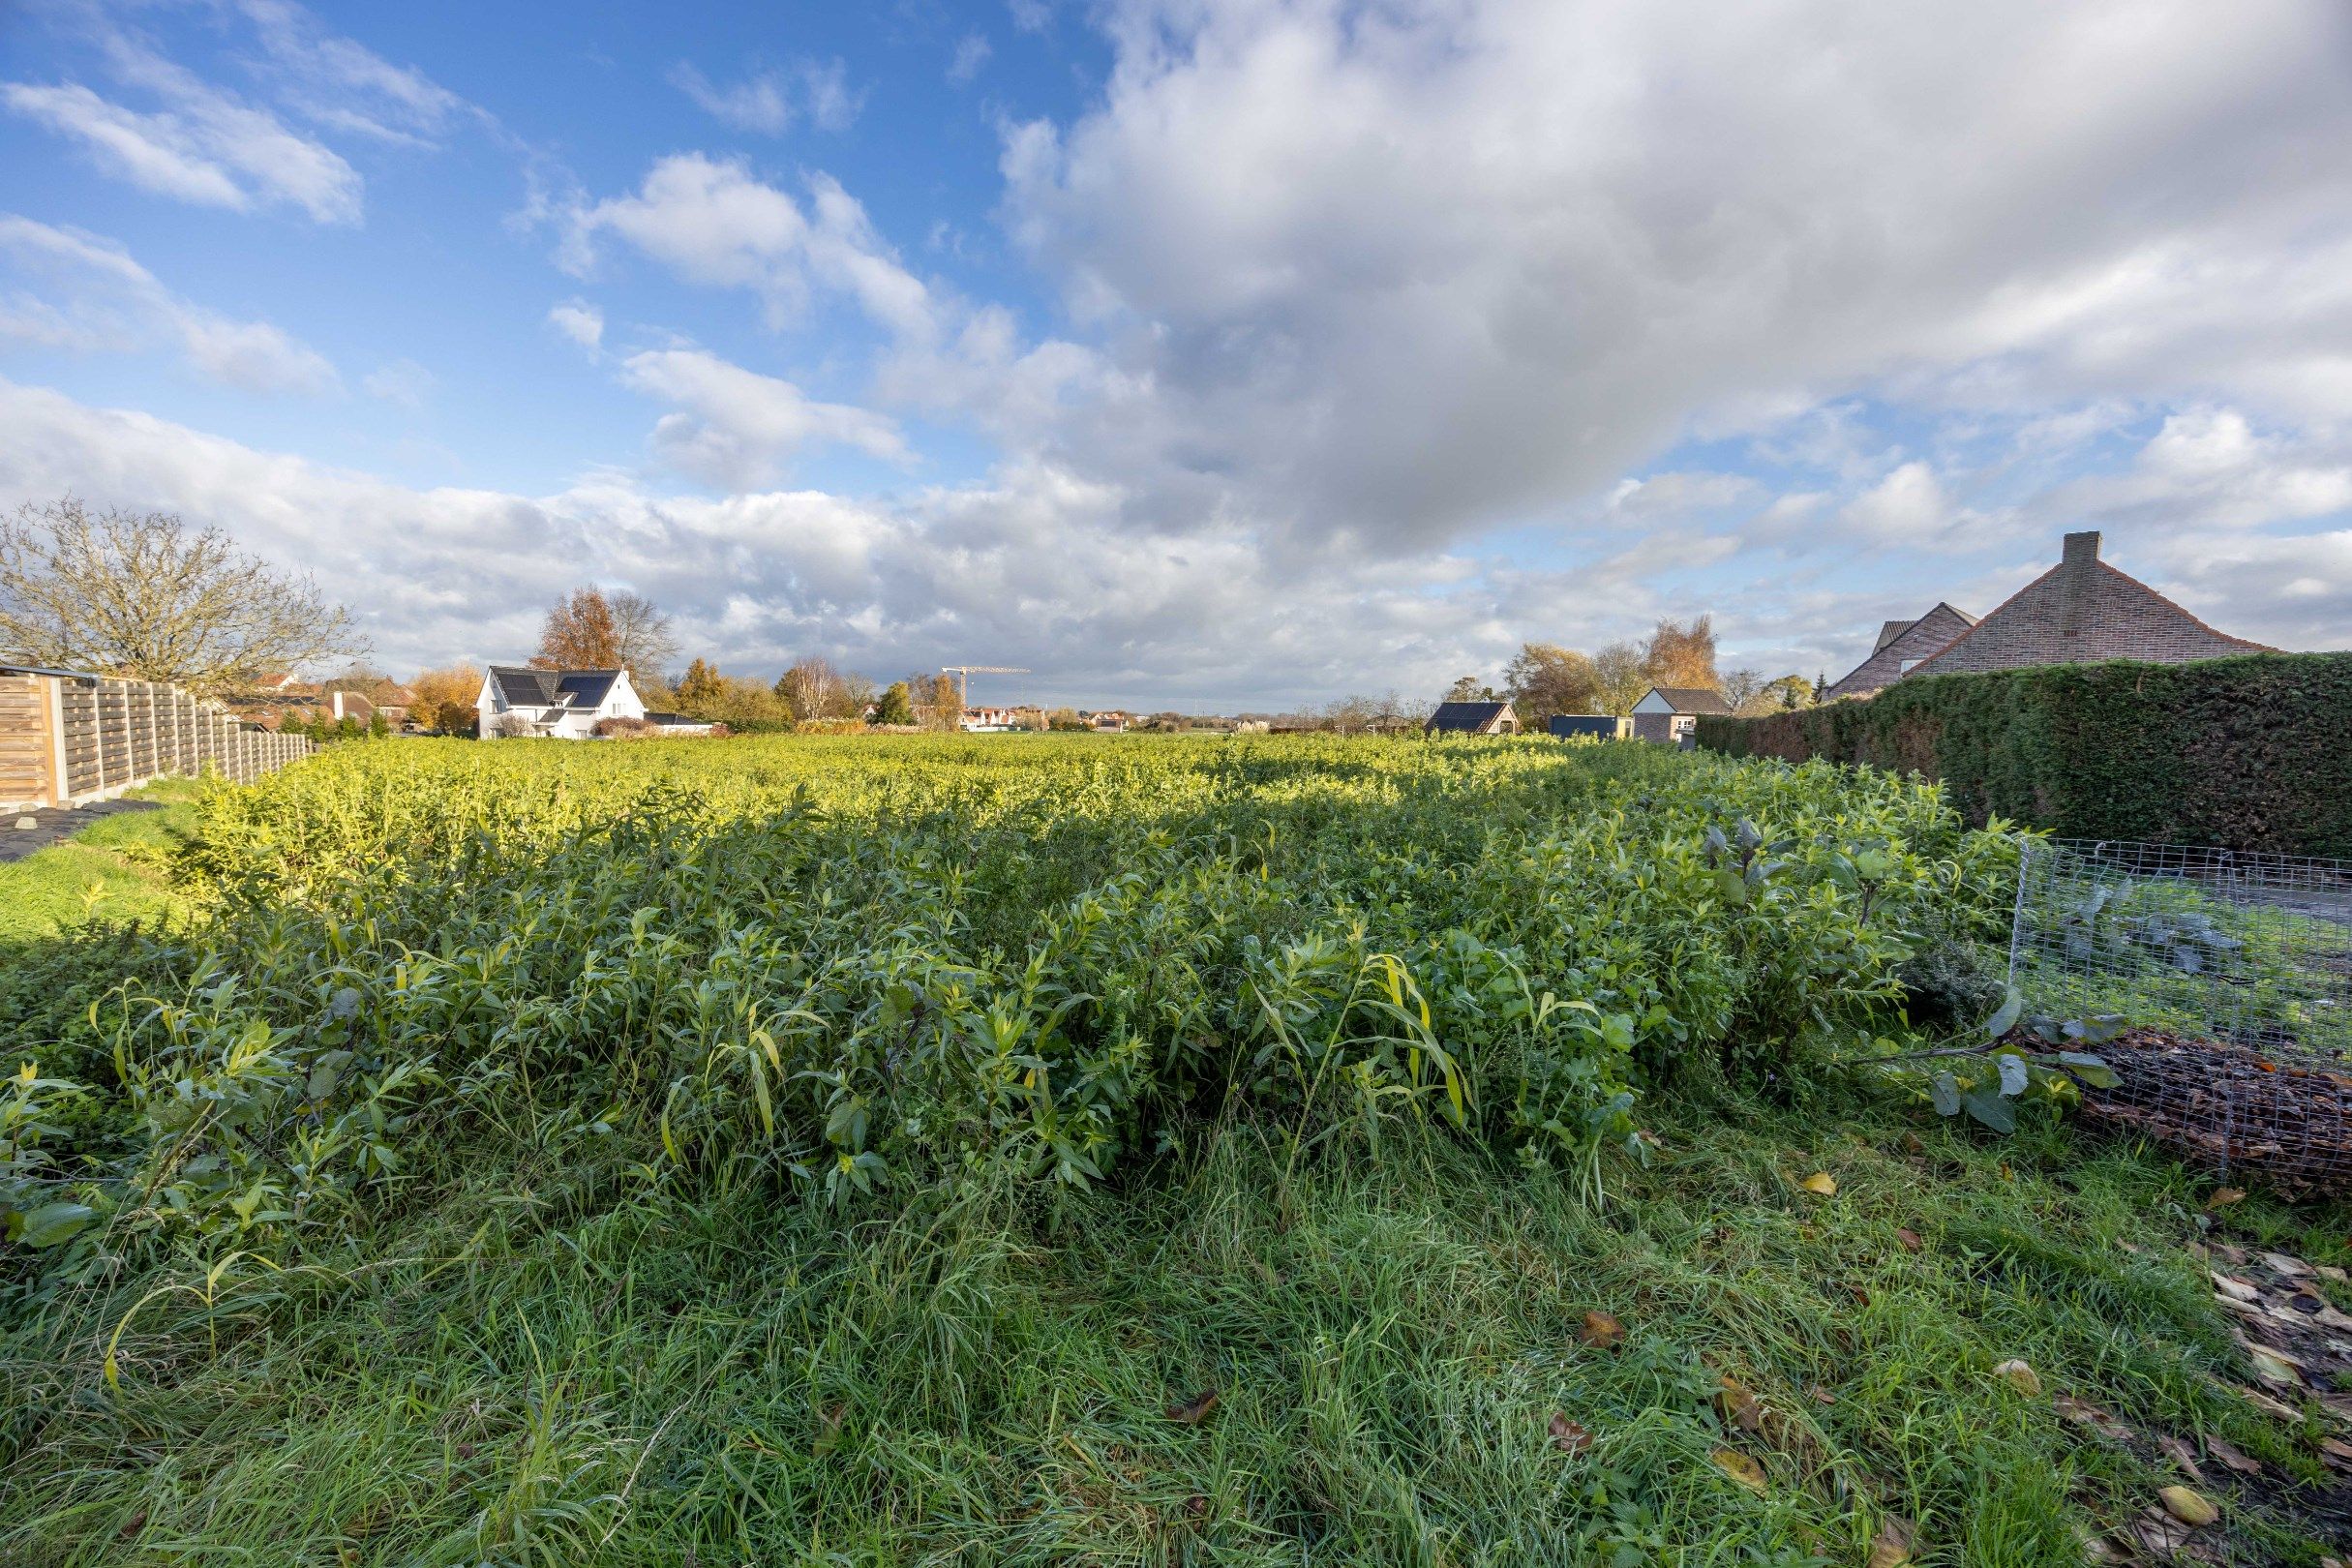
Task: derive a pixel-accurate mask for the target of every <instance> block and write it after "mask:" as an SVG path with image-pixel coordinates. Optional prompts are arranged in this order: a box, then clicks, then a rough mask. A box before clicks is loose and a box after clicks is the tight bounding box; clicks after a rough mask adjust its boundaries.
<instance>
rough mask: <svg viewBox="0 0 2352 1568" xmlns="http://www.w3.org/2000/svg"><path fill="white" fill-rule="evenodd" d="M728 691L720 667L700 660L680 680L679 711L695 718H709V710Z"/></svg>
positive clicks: (705, 660)
mask: <svg viewBox="0 0 2352 1568" xmlns="http://www.w3.org/2000/svg"><path fill="white" fill-rule="evenodd" d="M726 689H727V688H726V678H725V677H724V676H722V675H720V674H719V671H718V666H717V665H715V664H712V663H710V662H709V660H707V659H699V658H698V659H696V660H695V661H694V662H693V663H692V664H689V665H687V666H686V673H685V674H684V675H682V676H680V677H678V689H677V692H676V696H677V699H678V711H679V712H681V713H684V714H687V715H688V716H690V717H693V718H709V717H710V716H711V714H710V711H709V709H711V708H712V707H713V706H714V705H715V704H716V703H717V701H718V699H719V697H720V695H721V694H722V693H723V692H724V691H725V690H726Z"/></svg>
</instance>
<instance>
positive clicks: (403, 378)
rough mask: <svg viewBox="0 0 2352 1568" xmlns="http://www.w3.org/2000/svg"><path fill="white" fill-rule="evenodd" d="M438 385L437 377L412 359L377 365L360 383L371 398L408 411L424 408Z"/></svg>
mask: <svg viewBox="0 0 2352 1568" xmlns="http://www.w3.org/2000/svg"><path fill="white" fill-rule="evenodd" d="M438 384H439V382H438V379H437V377H435V376H434V374H433V373H432V372H431V371H429V370H427V369H425V367H424V366H422V365H420V364H418V363H417V362H416V361H415V360H413V359H395V360H393V361H392V362H391V363H389V364H385V365H378V366H377V367H376V369H374V370H372V371H370V372H369V373H368V376H367V378H366V379H365V380H363V381H361V382H360V385H361V386H362V387H363V388H365V389H366V391H367V394H368V396H370V397H372V398H381V399H383V400H384V401H385V402H386V403H397V404H399V405H400V406H401V407H404V408H409V409H416V408H422V407H424V406H425V400H426V399H427V398H429V397H431V396H432V395H433V389H434V387H435V386H437V385H438Z"/></svg>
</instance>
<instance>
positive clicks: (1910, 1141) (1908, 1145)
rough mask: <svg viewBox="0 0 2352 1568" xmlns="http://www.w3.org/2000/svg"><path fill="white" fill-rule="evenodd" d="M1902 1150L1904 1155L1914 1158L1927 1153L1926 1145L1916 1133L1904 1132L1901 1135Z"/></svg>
mask: <svg viewBox="0 0 2352 1568" xmlns="http://www.w3.org/2000/svg"><path fill="white" fill-rule="evenodd" d="M1902 1149H1903V1152H1904V1153H1905V1154H1907V1155H1912V1156H1914V1157H1917V1156H1920V1155H1924V1154H1926V1153H1927V1145H1926V1143H1925V1142H1923V1141H1922V1140H1921V1139H1920V1137H1919V1134H1918V1133H1916V1132H1906V1133H1904V1134H1903V1143H1902Z"/></svg>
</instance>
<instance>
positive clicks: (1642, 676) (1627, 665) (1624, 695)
mask: <svg viewBox="0 0 2352 1568" xmlns="http://www.w3.org/2000/svg"><path fill="white" fill-rule="evenodd" d="M1592 674H1593V678H1594V679H1595V680H1597V681H1598V682H1599V683H1600V689H1599V693H1598V696H1599V700H1600V704H1601V711H1602V712H1604V713H1614V714H1615V715H1616V716H1617V717H1619V718H1623V717H1624V716H1625V715H1626V714H1628V713H1630V712H1632V711H1633V706H1634V704H1636V703H1638V702H1640V701H1641V700H1642V694H1643V692H1645V691H1647V690H1649V688H1650V686H1651V684H1652V681H1651V679H1650V676H1649V672H1648V671H1647V670H1645V669H1644V668H1643V657H1642V650H1641V649H1640V648H1636V647H1635V646H1634V645H1633V644H1631V643H1612V644H1610V645H1609V646H1608V647H1607V648H1603V649H1601V650H1600V651H1599V652H1598V653H1595V654H1594V655H1593V656H1592Z"/></svg>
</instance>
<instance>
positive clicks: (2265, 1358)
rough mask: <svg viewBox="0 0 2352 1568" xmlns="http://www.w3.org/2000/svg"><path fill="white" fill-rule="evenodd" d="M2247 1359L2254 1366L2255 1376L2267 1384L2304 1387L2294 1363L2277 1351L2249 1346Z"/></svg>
mask: <svg viewBox="0 0 2352 1568" xmlns="http://www.w3.org/2000/svg"><path fill="white" fill-rule="evenodd" d="M2246 1360H2247V1361H2249V1362H2251V1363H2252V1364H2253V1368H2254V1375H2255V1376H2257V1377H2259V1378H2261V1379H2262V1380H2263V1381H2264V1382H2266V1383H2278V1384H2281V1385H2283V1386H2285V1387H2287V1388H2301V1387H2302V1386H2303V1379H2302V1378H2301V1377H2299V1376H2297V1375H2296V1373H2295V1368H2294V1365H2293V1363H2291V1362H2289V1361H2288V1360H2287V1358H2286V1357H2284V1356H2282V1355H2280V1354H2279V1353H2278V1352H2277V1351H2276V1350H2269V1349H2265V1348H2263V1347H2262V1346H2260V1345H2248V1346H2246Z"/></svg>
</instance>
